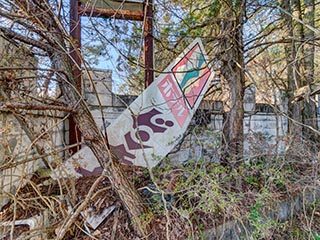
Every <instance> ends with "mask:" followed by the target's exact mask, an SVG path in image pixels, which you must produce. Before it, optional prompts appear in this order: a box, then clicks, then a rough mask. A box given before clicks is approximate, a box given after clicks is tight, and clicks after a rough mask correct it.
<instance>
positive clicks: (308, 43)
mask: <svg viewBox="0 0 320 240" xmlns="http://www.w3.org/2000/svg"><path fill="white" fill-rule="evenodd" d="M304 6H305V9H304V15H303V16H304V17H303V20H304V22H305V23H306V24H308V25H310V26H311V27H314V26H315V24H314V14H315V5H314V0H305V1H304ZM303 48H304V56H303V59H304V60H303V75H302V76H303V84H302V85H303V86H310V84H311V83H312V82H313V81H314V51H315V47H314V32H313V31H312V30H311V29H309V28H308V27H306V26H304V41H303ZM306 97H307V98H306V99H304V101H303V104H304V109H303V113H302V117H303V119H302V120H303V123H304V124H306V125H308V126H310V127H312V128H314V129H318V122H317V108H316V104H315V102H313V101H311V100H310V98H309V96H306ZM303 134H304V136H305V137H306V138H308V139H310V140H312V141H314V142H318V136H317V133H315V132H314V131H313V130H311V129H309V128H308V127H304V129H303Z"/></svg>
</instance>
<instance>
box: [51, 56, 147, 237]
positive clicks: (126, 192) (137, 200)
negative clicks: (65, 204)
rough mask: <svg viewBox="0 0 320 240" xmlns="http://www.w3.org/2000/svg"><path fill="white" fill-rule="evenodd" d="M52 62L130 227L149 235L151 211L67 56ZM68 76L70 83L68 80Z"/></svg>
mask: <svg viewBox="0 0 320 240" xmlns="http://www.w3.org/2000/svg"><path fill="white" fill-rule="evenodd" d="M52 61H53V62H55V63H57V66H56V67H57V69H63V70H64V72H65V74H66V76H67V77H68V79H60V87H61V91H62V92H63V97H64V99H65V101H66V102H67V103H68V105H69V106H72V107H73V108H74V109H75V110H76V113H74V114H72V116H73V119H74V121H75V123H76V124H77V126H78V128H79V130H80V132H81V134H82V137H83V139H84V141H85V143H86V145H87V146H88V147H89V148H90V149H91V151H92V152H93V153H94V155H95V156H96V158H97V160H98V161H99V163H100V165H101V166H102V167H103V168H104V174H105V175H106V177H108V179H109V180H110V182H111V185H112V187H113V189H114V190H115V191H116V193H117V194H118V196H119V197H120V199H121V201H122V203H123V205H124V206H125V208H126V209H127V211H128V212H129V215H130V217H131V220H132V221H133V226H134V228H135V230H136V231H137V233H138V234H139V235H140V236H142V237H147V236H149V235H150V234H151V227H150V222H151V220H152V218H153V215H152V212H151V211H150V209H148V207H147V206H146V205H145V204H144V202H143V199H142V198H141V196H140V195H139V193H138V192H137V190H136V189H135V188H134V186H133V184H132V183H131V182H130V181H129V179H128V177H127V176H126V175H125V173H124V171H123V169H122V166H121V164H120V163H119V162H118V160H117V158H116V157H115V156H114V155H113V154H112V153H111V152H110V148H109V143H108V139H107V136H104V135H103V134H102V132H100V130H99V128H98V126H97V125H96V123H95V121H94V119H93V117H92V115H91V113H90V111H89V109H88V107H87V105H86V103H85V102H84V101H83V98H82V97H81V96H80V95H79V92H78V91H77V90H76V88H75V87H74V86H75V85H73V84H75V83H76V79H74V76H73V74H72V71H71V64H70V63H71V59H70V56H69V55H65V56H63V57H62V58H61V55H60V54H59V55H58V56H57V55H53V57H52ZM69 79H71V80H72V81H71V82H72V83H73V84H72V85H70V84H69V83H68V81H67V80H69Z"/></svg>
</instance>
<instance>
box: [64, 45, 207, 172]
mask: <svg viewBox="0 0 320 240" xmlns="http://www.w3.org/2000/svg"><path fill="white" fill-rule="evenodd" d="M212 75H213V74H212V73H211V70H210V67H209V63H208V60H207V58H206V54H205V52H204V48H203V45H202V43H201V41H200V40H199V39H196V40H195V41H194V42H193V43H191V44H190V46H189V47H188V48H186V49H185V51H184V52H183V53H181V54H180V55H179V57H177V59H176V60H175V61H174V62H173V63H171V64H170V65H169V66H168V67H167V68H166V69H165V70H164V71H163V74H161V75H160V76H159V77H158V78H157V79H156V80H155V81H154V82H153V83H152V84H151V85H150V86H149V87H148V88H147V89H146V90H145V91H144V92H143V93H142V94H141V95H140V96H139V97H138V98H137V99H136V100H135V101H134V102H133V103H132V104H131V105H130V106H129V107H128V108H127V109H126V110H125V111H124V112H123V113H122V114H121V115H120V116H119V118H117V119H116V120H115V121H114V122H113V123H112V124H111V125H110V126H109V127H108V128H107V133H108V139H109V143H110V146H111V150H112V151H113V152H114V153H115V154H116V155H117V156H118V158H119V160H120V161H121V162H122V163H124V164H130V165H137V166H143V167H148V168H152V167H154V166H155V165H157V164H158V163H159V161H160V160H161V159H162V158H163V157H165V156H166V155H167V154H168V153H169V152H170V151H171V150H172V149H173V148H174V146H175V145H176V144H177V143H178V142H179V140H180V139H181V137H182V135H183V133H184V132H185V131H186V129H187V127H188V125H189V123H190V121H191V118H192V116H193V114H194V113H195V111H196V109H197V108H198V106H199V104H200V102H201V100H202V98H203V96H204V94H205V92H206V90H207V88H208V86H209V84H210V81H211V79H212V77H213V76H212ZM83 160H85V162H86V163H85V164H82V161H83ZM67 162H71V163H76V166H79V165H80V166H81V167H77V169H76V172H78V174H80V175H86V174H89V173H90V172H94V170H98V169H97V168H98V166H99V165H98V163H97V160H96V159H95V157H94V155H93V153H92V152H91V150H90V149H89V148H88V147H84V148H83V149H81V150H80V151H79V152H77V153H76V154H75V155H73V156H72V157H71V159H69V160H68V161H67ZM69 170H70V171H73V170H71V169H68V170H67V171H68V172H69V173H70V171H69Z"/></svg>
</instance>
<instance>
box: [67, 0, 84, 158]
mask: <svg viewBox="0 0 320 240" xmlns="http://www.w3.org/2000/svg"><path fill="white" fill-rule="evenodd" d="M79 5H80V3H79V0H70V36H71V37H72V40H73V41H74V45H75V47H76V48H78V49H80V48H81V17H80V15H79ZM77 52H78V51H75V49H73V48H72V47H71V53H70V55H71V58H72V59H73V60H74V65H73V68H72V72H73V75H74V77H75V79H76V87H77V89H78V91H79V92H80V93H81V58H80V56H79V54H78V53H77ZM68 119H69V144H70V145H72V144H76V143H78V142H80V141H81V132H80V130H79V129H78V127H77V126H76V124H75V121H74V119H73V117H72V116H71V115H70V117H69V118H68ZM79 149H80V146H78V147H73V148H71V149H70V151H71V153H75V152H77V151H78V150H79Z"/></svg>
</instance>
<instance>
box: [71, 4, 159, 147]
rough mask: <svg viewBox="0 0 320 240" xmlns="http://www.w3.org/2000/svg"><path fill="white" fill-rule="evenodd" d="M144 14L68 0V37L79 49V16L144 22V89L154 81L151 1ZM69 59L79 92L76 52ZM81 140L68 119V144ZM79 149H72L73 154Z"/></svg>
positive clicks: (78, 132)
mask: <svg viewBox="0 0 320 240" xmlns="http://www.w3.org/2000/svg"><path fill="white" fill-rule="evenodd" d="M144 10H145V11H144V12H145V13H143V12H138V11H128V10H120V9H118V10H113V9H102V8H91V7H83V6H81V4H80V1H79V0H70V35H71V37H72V39H73V40H74V41H75V46H76V47H77V48H78V49H80V48H81V16H91V17H108V18H111V17H113V18H116V19H124V20H134V21H145V22H144V55H145V58H144V59H145V88H147V87H148V86H149V85H150V84H151V83H152V82H153V81H154V70H153V0H144ZM71 57H72V58H73V60H74V62H75V64H74V68H73V74H74V76H75V77H76V79H77V84H76V85H77V88H78V90H79V92H81V85H82V81H81V58H80V56H79V55H78V54H77V52H76V51H73V50H72V49H71ZM80 139H81V133H80V131H79V129H78V128H77V127H76V124H75V122H74V120H73V118H72V116H70V117H69V144H76V143H78V142H79V141H80ZM77 150H79V147H75V148H72V149H71V151H72V152H73V153H75V152H76V151H77Z"/></svg>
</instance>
